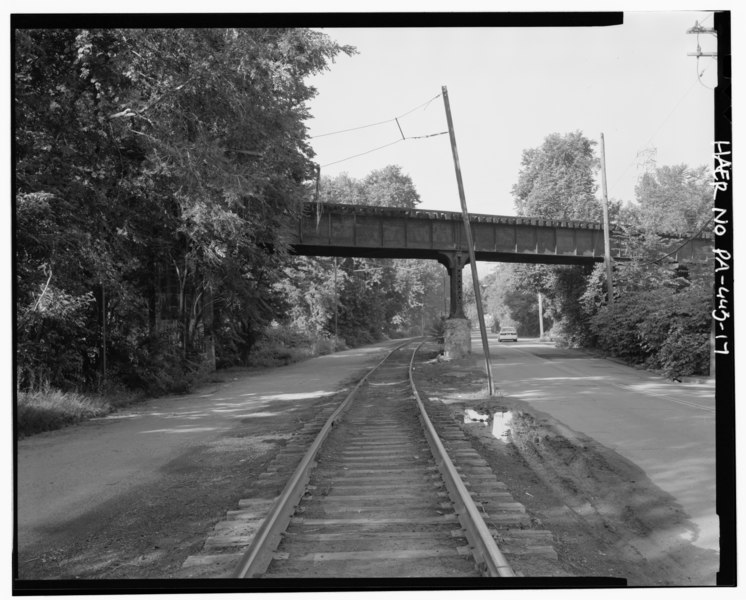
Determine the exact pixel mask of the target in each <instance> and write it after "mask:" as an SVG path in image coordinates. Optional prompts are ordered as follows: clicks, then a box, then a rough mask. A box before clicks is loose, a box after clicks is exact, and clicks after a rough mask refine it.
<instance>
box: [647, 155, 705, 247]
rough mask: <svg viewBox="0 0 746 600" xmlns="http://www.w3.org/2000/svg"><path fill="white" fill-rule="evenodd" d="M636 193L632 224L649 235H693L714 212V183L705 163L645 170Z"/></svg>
mask: <svg viewBox="0 0 746 600" xmlns="http://www.w3.org/2000/svg"><path fill="white" fill-rule="evenodd" d="M635 196H636V199H637V204H636V205H633V207H632V213H633V215H632V225H633V226H636V227H637V228H639V229H640V230H642V231H643V232H645V233H648V234H651V233H667V234H678V235H686V234H692V233H694V232H695V231H697V229H699V228H700V227H702V225H703V224H704V223H705V222H706V221H707V219H708V218H709V217H710V216H711V214H712V212H711V211H712V205H713V199H712V186H711V180H710V177H709V175H708V173H707V168H706V167H704V166H702V167H699V168H696V169H692V168H689V167H687V166H686V165H674V166H663V167H660V168H657V169H655V171H654V172H651V173H645V174H644V175H643V176H642V177H641V179H640V181H639V183H638V184H637V186H636V187H635Z"/></svg>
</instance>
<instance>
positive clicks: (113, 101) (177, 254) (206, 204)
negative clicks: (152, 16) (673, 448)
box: [14, 29, 353, 383]
mask: <svg viewBox="0 0 746 600" xmlns="http://www.w3.org/2000/svg"><path fill="white" fill-rule="evenodd" d="M15 42H16V65H15V66H16V70H15V71H16V72H15V89H14V91H15V115H16V125H17V127H16V131H15V134H16V156H17V164H16V176H17V177H16V210H17V211H18V214H22V215H27V216H28V217H29V218H25V216H24V219H21V220H20V225H21V226H20V228H19V230H18V231H17V236H18V237H17V240H18V242H19V244H18V249H19V251H18V256H17V261H18V269H17V272H16V273H17V276H18V289H19V295H18V297H17V306H18V310H19V314H20V315H21V316H23V315H24V314H25V313H26V312H28V311H27V309H28V308H29V307H30V308H31V309H33V310H36V311H38V310H39V307H42V306H45V305H44V304H43V303H42V302H39V301H38V300H39V297H40V296H39V294H40V293H41V292H40V290H41V289H42V288H41V287H40V286H43V285H45V284H44V282H45V281H47V279H48V278H49V281H50V283H49V285H47V287H45V288H43V289H44V290H46V291H45V292H44V293H46V294H50V291H55V290H59V292H60V294H66V295H67V296H64V297H66V298H67V297H69V298H70V299H72V300H71V301H73V300H74V301H75V303H76V306H78V307H79V310H81V311H83V313H84V318H78V317H76V319H75V320H71V321H70V324H71V326H72V325H74V327H73V329H74V330H75V332H76V335H75V337H76V338H78V339H86V340H88V342H89V346H90V347H88V348H86V349H85V352H86V355H87V356H88V358H90V355H94V359H97V356H95V355H97V354H98V355H99V356H98V358H100V348H101V346H102V344H100V343H98V341H99V336H100V330H101V329H102V327H101V326H100V325H101V323H100V322H99V321H100V320H102V319H106V321H107V329H108V332H109V336H110V338H111V343H112V344H113V346H111V347H109V348H108V349H107V350H108V351H109V352H111V353H112V356H114V357H118V359H119V360H118V361H113V363H114V364H111V367H112V369H113V371H114V372H116V369H117V368H120V369H123V370H125V371H127V370H129V371H131V370H132V368H133V366H135V367H137V366H138V365H139V366H140V367H141V366H143V365H152V364H153V363H154V362H155V363H157V362H158V360H160V359H161V358H163V356H162V354H163V352H165V353H169V352H172V350H170V348H173V347H174V346H177V347H178V349H179V353H180V356H176V357H173V360H172V361H171V362H172V363H174V364H176V365H177V366H178V365H188V364H189V363H188V361H189V360H190V358H191V357H192V355H194V354H195V353H197V354H199V353H202V352H204V349H205V345H204V339H205V337H207V336H209V335H210V334H211V331H210V330H211V329H214V330H215V331H216V332H217V334H218V336H223V338H224V339H223V341H224V342H225V343H222V344H220V343H219V344H218V347H219V348H223V349H225V350H226V351H229V352H230V351H233V350H231V348H233V349H234V350H235V348H236V343H235V342H236V340H239V343H238V346H239V347H242V348H243V349H244V350H242V351H241V352H242V353H243V354H244V355H245V349H246V347H250V346H251V344H252V343H253V341H254V340H255V337H256V332H257V331H259V330H260V329H261V327H262V326H263V324H264V323H266V322H268V320H269V319H270V318H271V314H272V312H273V311H274V310H277V307H276V304H277V298H276V297H275V296H274V295H273V294H274V293H273V291H272V283H273V281H274V279H276V277H277V272H278V270H279V269H278V266H279V265H281V264H282V262H283V261H284V260H285V257H284V250H285V248H286V244H285V241H284V239H283V238H282V237H281V235H280V232H281V231H282V224H283V220H284V219H285V218H287V216H290V215H292V214H294V212H295V211H296V209H297V207H298V205H299V203H300V201H301V200H302V199H303V198H304V194H305V193H306V189H307V188H306V186H305V181H306V180H308V179H309V178H310V177H311V174H312V173H313V170H314V165H313V163H312V161H311V158H312V155H313V152H312V150H311V148H310V146H309V145H308V143H307V131H306V127H305V124H304V121H305V119H307V118H308V116H309V115H308V109H307V106H306V102H307V100H309V99H310V98H312V97H313V95H314V94H315V90H314V89H313V88H312V87H310V86H308V85H307V84H306V83H305V78H306V77H307V76H308V75H311V74H313V73H317V72H319V71H321V70H323V69H325V68H327V66H328V64H329V63H330V62H331V61H333V59H334V57H335V56H336V55H337V54H339V53H340V52H345V53H351V52H353V49H351V48H349V47H343V46H339V45H337V44H336V43H334V42H332V41H331V40H330V39H329V38H328V37H327V36H326V35H324V34H321V33H318V32H313V31H310V30H304V29H199V30H189V29H184V30H158V29H147V30H138V29H131V30H130V29H127V30H124V29H121V30H120V29H107V30H51V29H49V30H18V31H17V32H16V40H15ZM36 214H38V215H42V216H43V221H44V227H43V229H42V231H41V232H40V233H41V235H39V234H37V233H36V232H35V231H34V229H33V226H32V224H33V218H31V217H32V215H36ZM27 223H28V224H31V225H29V226H27V225H26V224H27ZM270 248H271V249H272V251H271V252H270V250H269V249H270ZM50 273H51V278H50V277H49V275H48V274H50ZM55 293H56V292H55ZM90 294H92V295H93V297H94V298H95V299H96V302H95V304H94V303H90V302H89V303H88V304H87V305H86V307H83V305H82V304H81V302H82V299H83V298H86V297H88V295H90ZM50 297H51V296H50ZM59 297H60V298H62V297H63V296H61V295H59ZM213 313H214V315H215V318H214V319H213V318H210V315H211V314H213ZM76 314H77V313H76ZM157 322H160V323H164V322H169V323H172V324H173V326H174V331H175V332H176V333H177V336H176V337H175V338H174V337H173V335H172V334H171V333H167V334H166V339H162V340H160V342H159V341H158V340H157V339H155V338H156V337H158V336H157V335H156V334H158V333H159V332H158V331H157V330H156V327H155V325H156V323H157ZM38 336H39V332H38V331H37V332H36V333H33V332H31V331H28V332H26V331H25V330H21V339H20V343H21V344H25V343H27V342H28V343H29V344H30V342H31V340H33V339H34V338H36V337H38ZM161 337H162V336H161ZM29 348H31V346H29ZM91 348H92V349H91ZM29 351H30V352H33V349H30V350H29ZM81 351H82V349H81ZM155 358H157V359H158V360H154V359H155ZM94 362H95V361H94ZM32 363H33V361H32V362H29V363H27V364H28V365H31V364H32ZM93 366H95V365H91V364H88V365H85V364H84V365H83V366H82V367H80V366H79V367H75V369H78V370H82V371H83V373H82V377H83V379H86V380H87V381H91V379H92V377H93V373H94V371H93V370H92V369H93ZM24 368H26V367H25V366H23V365H22V370H23V369H24ZM28 368H29V369H31V368H32V367H30V366H29V367H28ZM141 371H142V369H141ZM141 375H142V373H141ZM137 377H140V375H138V376H137ZM148 377H150V379H151V380H153V379H157V373H156V374H153V373H151V374H150V375H148ZM64 379H65V377H63V376H60V382H62V381H64ZM52 383H55V382H52Z"/></svg>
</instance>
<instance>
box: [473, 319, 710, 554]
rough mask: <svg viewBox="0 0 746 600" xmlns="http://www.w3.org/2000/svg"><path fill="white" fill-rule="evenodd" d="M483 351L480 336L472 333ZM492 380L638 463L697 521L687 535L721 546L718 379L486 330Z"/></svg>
mask: <svg viewBox="0 0 746 600" xmlns="http://www.w3.org/2000/svg"><path fill="white" fill-rule="evenodd" d="M472 352H473V353H474V354H478V355H480V356H481V357H483V356H484V354H483V352H482V344H481V338H480V337H479V335H478V334H476V335H473V336H472ZM490 356H491V359H492V361H491V364H492V373H493V379H494V381H495V387H496V388H497V389H498V390H499V391H500V392H501V393H502V394H503V395H505V396H511V397H514V398H518V399H520V400H522V401H524V402H527V403H530V405H531V406H532V407H534V408H536V409H538V410H540V411H542V412H545V413H548V414H549V415H551V416H552V417H554V418H555V419H557V420H558V421H560V422H561V423H563V424H564V425H566V426H567V427H569V428H570V429H572V430H574V431H576V432H579V433H583V434H585V435H587V436H589V437H591V438H593V439H595V440H596V441H597V442H599V443H601V444H603V445H604V446H606V447H607V448H610V449H612V450H614V451H616V452H617V453H619V454H620V455H622V456H623V457H624V458H626V459H628V460H630V461H631V462H633V463H635V464H636V465H637V466H639V467H640V468H641V469H642V470H643V471H644V472H645V474H646V475H647V476H648V477H649V478H650V479H651V480H652V481H653V482H654V483H655V484H656V485H658V486H659V487H660V488H661V489H663V490H664V491H666V492H668V493H669V494H671V496H673V497H674V498H675V499H676V501H677V502H678V503H679V504H680V505H681V506H682V508H683V510H684V511H685V512H686V513H687V514H688V515H689V517H690V519H691V520H692V522H693V523H694V524H695V526H696V527H695V532H693V533H692V538H691V539H690V540H689V541H691V542H692V543H693V544H694V545H697V546H699V547H701V548H705V549H711V550H719V543H718V536H719V522H718V517H717V514H716V512H715V489H716V487H715V484H716V472H715V386H714V383H713V382H712V381H711V380H710V381H707V380H704V381H702V382H685V383H675V382H671V381H667V380H666V379H664V378H662V377H659V376H656V375H654V374H652V373H650V372H647V371H643V370H639V369H635V368H632V367H629V366H625V365H622V364H620V363H617V362H614V361H611V360H607V359H603V358H594V357H592V356H589V355H587V354H584V353H582V352H580V351H576V350H564V349H560V348H556V347H554V345H553V344H549V343H541V342H539V341H538V340H537V339H533V340H532V339H522V340H519V341H518V342H517V343H514V342H497V339H496V336H490Z"/></svg>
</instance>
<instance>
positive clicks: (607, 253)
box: [601, 133, 614, 306]
mask: <svg viewBox="0 0 746 600" xmlns="http://www.w3.org/2000/svg"><path fill="white" fill-rule="evenodd" d="M601 186H602V188H603V203H602V204H603V209H604V262H605V263H606V295H607V296H608V303H609V306H614V287H613V285H612V283H611V241H610V240H609V197H608V194H607V191H606V147H605V145H604V134H603V133H602V134H601Z"/></svg>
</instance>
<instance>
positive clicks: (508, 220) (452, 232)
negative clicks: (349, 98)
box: [291, 202, 712, 264]
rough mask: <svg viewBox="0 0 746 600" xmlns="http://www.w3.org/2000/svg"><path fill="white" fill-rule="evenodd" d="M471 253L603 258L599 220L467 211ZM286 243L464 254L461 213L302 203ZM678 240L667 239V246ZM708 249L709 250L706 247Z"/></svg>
mask: <svg viewBox="0 0 746 600" xmlns="http://www.w3.org/2000/svg"><path fill="white" fill-rule="evenodd" d="M469 219H470V224H471V230H472V237H473V239H474V246H475V256H476V259H477V260H482V261H498V262H525V263H551V264H583V263H592V262H600V261H603V255H604V240H603V228H602V226H601V224H600V223H596V222H586V221H571V220H554V219H542V218H528V217H511V216H499V215H480V214H471V215H470V216H469ZM291 243H292V245H293V247H294V250H295V252H296V253H297V254H303V255H310V256H359V257H368V258H430V259H435V260H441V261H442V260H443V257H444V256H447V255H452V254H455V253H466V252H468V248H467V246H466V236H465V231H464V224H463V219H462V215H461V213H459V212H447V211H431V210H419V209H403V208H389V207H385V208H384V207H372V206H360V205H348V204H324V203H321V204H315V203H310V202H309V203H305V204H304V206H303V213H302V218H301V221H300V223H299V224H298V227H297V228H296V230H295V231H294V233H293V237H292V238H291ZM678 245H681V240H671V243H670V247H671V250H673V249H675V248H676V247H677V246H678ZM711 245H712V241H711V240H710V238H709V236H708V235H707V234H705V235H702V236H701V237H698V238H696V239H694V240H691V241H690V242H688V243H687V244H685V245H684V246H683V247H682V248H680V249H679V250H678V252H676V253H675V255H674V256H673V259H674V260H693V259H696V258H697V257H699V258H701V257H702V255H703V251H704V250H705V249H706V248H707V249H709V246H711ZM611 252H612V256H613V257H614V258H615V259H617V260H619V259H621V260H624V259H628V258H629V256H628V255H627V254H626V253H625V243H624V236H623V235H621V234H620V232H612V235H611ZM708 253H709V252H708Z"/></svg>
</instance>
